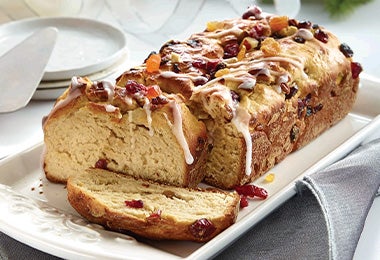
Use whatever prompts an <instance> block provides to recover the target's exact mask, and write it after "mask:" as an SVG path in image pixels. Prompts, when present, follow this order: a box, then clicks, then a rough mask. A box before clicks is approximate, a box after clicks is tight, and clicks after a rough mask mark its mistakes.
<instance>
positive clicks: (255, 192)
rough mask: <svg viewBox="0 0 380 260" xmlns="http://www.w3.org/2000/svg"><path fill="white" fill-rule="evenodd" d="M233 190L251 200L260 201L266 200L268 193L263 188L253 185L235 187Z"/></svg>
mask: <svg viewBox="0 0 380 260" xmlns="http://www.w3.org/2000/svg"><path fill="white" fill-rule="evenodd" d="M235 190H236V192H237V193H238V194H240V195H244V196H247V197H251V198H253V197H259V198H261V199H266V198H267V197H268V192H267V191H266V190H265V189H264V188H261V187H258V186H256V185H253V184H246V185H242V186H237V187H235Z"/></svg>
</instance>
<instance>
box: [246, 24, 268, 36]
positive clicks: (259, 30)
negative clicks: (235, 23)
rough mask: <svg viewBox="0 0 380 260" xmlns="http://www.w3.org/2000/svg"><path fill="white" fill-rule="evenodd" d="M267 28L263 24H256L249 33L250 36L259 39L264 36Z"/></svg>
mask: <svg viewBox="0 0 380 260" xmlns="http://www.w3.org/2000/svg"><path fill="white" fill-rule="evenodd" d="M264 32H265V28H264V26H262V25H261V24H256V25H254V26H253V27H252V29H251V30H250V31H249V33H248V34H249V36H251V37H252V38H255V39H259V38H260V37H262V36H264Z"/></svg>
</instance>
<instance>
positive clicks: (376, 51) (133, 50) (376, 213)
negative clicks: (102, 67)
mask: <svg viewBox="0 0 380 260" xmlns="http://www.w3.org/2000/svg"><path fill="white" fill-rule="evenodd" d="M25 2H33V1H32V0H29V1H27V0H25ZM34 2H38V1H37V0H35V1H34ZM45 2H47V1H45ZM68 2H70V1H68ZM77 2H81V4H82V8H83V5H84V6H85V8H88V9H86V10H84V11H83V12H82V13H81V16H83V17H87V18H93V19H98V20H101V21H106V22H109V23H112V24H114V25H116V26H118V27H121V29H123V30H124V31H125V33H126V34H127V40H128V58H129V60H128V64H130V65H136V64H139V63H141V62H142V61H143V59H144V58H145V57H146V55H147V53H149V52H150V51H152V50H158V48H159V47H160V46H161V45H162V43H163V41H164V39H169V38H177V39H184V38H186V36H188V35H190V34H191V32H195V31H200V30H203V28H204V25H205V24H206V22H207V21H208V20H218V19H223V18H226V17H234V16H237V15H239V13H241V12H242V10H244V8H245V6H246V4H245V1H235V4H234V5H231V4H230V3H232V2H233V1H227V0H226V2H223V1H206V2H203V1H194V2H196V4H199V5H200V9H199V10H198V12H197V13H196V14H194V16H193V19H192V21H187V23H185V22H184V24H181V26H182V27H181V26H178V27H180V28H179V29H181V31H179V32H177V33H174V34H173V33H170V31H169V32H168V31H161V34H160V35H156V36H157V40H156V41H155V42H151V41H150V42H149V41H147V42H146V43H145V44H141V40H139V41H137V40H136V37H139V36H138V35H132V34H131V32H132V31H133V27H132V26H131V24H128V26H127V25H126V24H125V23H123V21H122V20H120V18H119V17H120V15H122V11H124V10H123V9H122V6H115V3H116V1H113V2H111V1H107V0H104V1H92V0H82V1H77ZM119 2H122V1H119ZM127 2H128V1H125V3H127ZM146 2H147V1H140V2H139V3H140V6H138V7H136V8H142V7H144V4H145V6H148V5H147V4H146ZM317 2H318V1H315V3H314V2H310V1H307V2H306V3H305V4H302V7H301V10H300V12H299V13H298V15H297V16H296V18H298V19H300V20H303V19H305V20H311V21H313V22H315V23H318V24H320V25H323V26H324V27H326V28H328V29H329V30H330V31H333V32H334V33H335V34H336V35H338V37H339V38H340V39H341V41H343V42H346V43H348V44H349V45H350V47H351V48H352V49H353V50H354V51H355V56H354V57H355V60H356V61H358V62H360V63H361V64H362V65H363V67H364V70H365V73H367V74H369V75H372V76H375V77H379V76H380V62H379V58H380V48H379V46H380V21H379V20H378V19H374V17H376V14H377V12H378V10H380V0H375V1H372V2H371V3H370V4H367V5H364V6H362V7H360V8H358V9H356V10H355V12H354V13H353V14H351V15H350V16H348V17H344V18H341V19H331V18H330V17H329V15H328V14H327V13H326V12H325V11H324V10H323V6H322V5H321V4H318V3H317ZM119 4H120V3H119ZM165 4H167V1H162V7H163V8H164V7H165ZM124 7H125V6H124ZM261 7H262V8H263V9H264V10H265V11H267V12H275V10H274V8H273V6H271V5H261ZM46 8H47V7H46ZM49 8H52V7H51V6H50V7H49ZM165 8H166V7H165ZM46 10H48V9H46ZM46 10H40V12H41V14H42V15H43V14H44V13H43V11H46ZM49 10H50V13H53V12H52V11H51V9H49ZM61 11H62V10H61ZM64 11H65V12H64V14H69V15H70V11H73V10H71V9H70V8H66V9H64ZM150 11H151V10H150ZM119 12H120V13H119ZM156 13H160V12H156ZM190 13H191V12H190ZM35 15H36V10H32V9H30V8H25V3H24V1H1V2H0V24H2V23H6V22H9V21H12V20H18V19H23V18H27V17H32V16H35ZM189 17H192V14H189ZM153 18H154V19H156V17H153ZM136 26H138V25H136ZM163 28H166V29H167V28H173V26H166V27H165V26H163ZM177 29H178V28H177ZM161 39H162V40H161ZM160 40H161V41H160ZM0 44H1V42H0ZM379 87H380V86H379ZM53 103H54V101H53V100H43V101H41V100H32V101H31V102H30V103H29V105H28V106H27V107H25V108H23V109H21V110H19V111H17V112H13V113H8V114H0V126H1V127H0V160H1V158H3V157H6V156H7V155H9V154H11V153H17V152H18V151H21V150H23V149H25V148H26V147H30V146H32V145H34V144H36V143H39V142H40V141H41V140H42V139H43V133H42V129H41V118H42V117H43V116H45V115H46V114H47V113H48V112H49V111H50V109H51V108H52V106H53ZM20 126H22V127H20ZM379 219H380V198H379V197H377V198H376V199H375V201H374V204H373V206H372V208H371V210H370V212H369V215H368V218H367V221H366V224H365V227H364V230H363V233H362V236H361V239H360V241H359V244H358V247H357V251H356V254H355V259H378V258H379V256H380V225H379Z"/></svg>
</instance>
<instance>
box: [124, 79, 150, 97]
mask: <svg viewBox="0 0 380 260" xmlns="http://www.w3.org/2000/svg"><path fill="white" fill-rule="evenodd" d="M125 89H126V90H127V92H128V94H130V95H134V94H137V93H138V94H141V95H144V96H145V95H146V94H147V92H148V91H147V88H146V86H144V85H143V84H140V83H138V82H136V81H134V80H128V81H127V83H126V84H125Z"/></svg>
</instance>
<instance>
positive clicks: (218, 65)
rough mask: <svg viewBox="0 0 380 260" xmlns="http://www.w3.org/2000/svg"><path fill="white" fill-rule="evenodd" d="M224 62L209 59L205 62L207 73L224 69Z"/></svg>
mask: <svg viewBox="0 0 380 260" xmlns="http://www.w3.org/2000/svg"><path fill="white" fill-rule="evenodd" d="M225 67H226V64H225V63H223V62H221V61H220V60H210V61H208V62H207V63H206V70H207V72H208V73H210V74H212V73H215V72H216V71H218V70H220V69H224V68H225Z"/></svg>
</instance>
